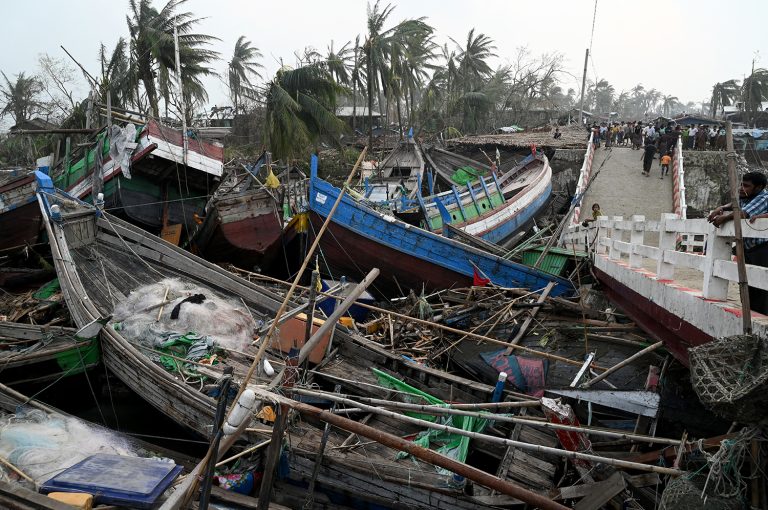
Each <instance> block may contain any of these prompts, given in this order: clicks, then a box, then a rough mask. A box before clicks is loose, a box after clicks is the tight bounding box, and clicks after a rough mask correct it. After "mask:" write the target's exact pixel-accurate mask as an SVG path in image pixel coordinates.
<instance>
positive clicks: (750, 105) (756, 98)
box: [741, 69, 768, 125]
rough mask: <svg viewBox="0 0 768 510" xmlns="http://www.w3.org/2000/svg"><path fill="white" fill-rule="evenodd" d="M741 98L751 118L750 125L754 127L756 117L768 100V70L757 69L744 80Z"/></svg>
mask: <svg viewBox="0 0 768 510" xmlns="http://www.w3.org/2000/svg"><path fill="white" fill-rule="evenodd" d="M741 98H742V101H744V109H745V110H746V112H747V114H748V116H749V119H748V123H749V124H750V125H754V121H755V115H756V114H757V112H758V111H760V109H761V107H762V104H763V102H764V101H766V100H768V70H766V69H755V70H754V71H753V72H752V74H750V75H749V76H748V77H747V78H745V79H744V84H743V85H742V86H741Z"/></svg>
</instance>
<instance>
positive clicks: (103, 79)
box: [96, 37, 138, 107]
mask: <svg viewBox="0 0 768 510" xmlns="http://www.w3.org/2000/svg"><path fill="white" fill-rule="evenodd" d="M130 64H131V63H130V62H129V60H128V43H127V42H126V41H125V39H124V38H122V37H121V38H119V39H118V40H117V44H115V47H114V48H113V49H112V51H111V52H108V50H107V47H106V46H104V44H101V45H100V46H99V67H100V69H101V76H99V77H98V82H97V85H96V86H97V87H98V91H99V96H100V97H102V98H104V99H105V100H106V97H107V95H109V96H110V100H111V102H112V106H117V107H127V106H128V105H130V104H131V103H132V102H133V101H134V99H135V95H136V93H135V91H136V84H137V82H138V81H137V78H136V73H134V72H133V69H134V68H133V66H131V65H130Z"/></svg>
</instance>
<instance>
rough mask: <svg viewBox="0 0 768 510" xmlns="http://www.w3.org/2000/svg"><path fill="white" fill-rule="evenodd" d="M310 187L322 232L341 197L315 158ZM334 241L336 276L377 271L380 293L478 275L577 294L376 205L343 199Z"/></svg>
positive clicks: (460, 282) (440, 285)
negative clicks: (320, 174)
mask: <svg viewBox="0 0 768 510" xmlns="http://www.w3.org/2000/svg"><path fill="white" fill-rule="evenodd" d="M311 167H312V174H311V177H310V188H309V207H310V211H311V213H312V214H311V222H312V223H313V224H315V231H317V230H318V229H319V227H320V225H321V224H322V222H323V220H324V219H325V218H326V217H327V216H328V215H329V213H330V210H331V208H332V207H333V204H334V203H335V202H336V199H337V197H338V196H339V191H340V190H339V189H338V188H336V187H335V186H333V185H332V184H330V183H328V182H326V181H324V180H322V179H320V178H319V177H318V176H317V157H316V156H312V165H311ZM328 228H329V231H330V232H329V233H330V235H329V236H324V237H323V238H322V240H321V242H320V246H321V249H322V251H323V255H324V260H326V261H327V263H328V265H329V266H330V270H331V271H332V272H337V273H338V274H339V275H347V276H350V277H352V278H356V279H362V278H363V277H364V276H365V274H366V272H367V271H368V270H370V269H371V268H373V267H377V268H379V270H380V271H381V278H380V280H378V281H377V282H376V283H375V285H374V288H375V289H377V290H379V291H380V292H381V293H384V294H386V293H389V292H392V291H398V290H399V291H401V292H402V291H403V290H407V289H416V290H420V289H421V288H422V285H423V286H424V287H425V288H427V289H430V290H434V289H446V288H450V287H466V286H469V285H472V283H473V281H474V279H475V278H476V277H477V276H480V277H481V278H486V279H490V281H491V282H492V283H494V284H495V285H499V286H501V287H522V288H528V289H531V290H538V289H543V288H544V287H546V286H547V284H548V283H549V282H555V283H556V286H555V288H554V289H553V290H552V293H551V295H553V296H561V295H569V294H571V293H573V291H574V288H573V284H572V283H571V282H570V281H568V280H566V279H563V278H560V277H556V276H553V275H550V274H547V273H545V272H543V271H539V270H537V269H533V268H531V267H527V266H524V265H522V264H517V263H515V262H511V261H509V260H505V259H503V258H501V257H498V256H495V255H492V254H490V253H488V252H485V251H483V250H480V249H478V248H474V247H472V246H469V245H466V244H463V243H461V242H459V241H457V240H454V239H449V238H446V237H444V236H442V235H439V234H436V233H434V232H430V231H428V230H425V229H421V228H419V227H417V226H414V225H411V224H408V223H405V222H403V221H401V220H399V219H398V218H396V217H395V216H393V215H392V214H390V213H389V212H388V211H384V212H382V211H380V210H378V209H375V208H374V205H373V204H370V205H367V204H366V203H364V201H362V200H356V199H355V198H353V197H351V196H349V195H344V197H343V198H342V200H341V203H340V204H339V207H338V209H337V210H336V212H335V214H334V215H333V217H332V219H331V224H330V226H329V227H328Z"/></svg>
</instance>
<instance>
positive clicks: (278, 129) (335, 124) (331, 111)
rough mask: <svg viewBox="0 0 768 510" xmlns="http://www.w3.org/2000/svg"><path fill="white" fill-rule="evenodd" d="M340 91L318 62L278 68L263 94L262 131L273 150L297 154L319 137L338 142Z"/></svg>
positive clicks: (282, 155) (279, 154)
mask: <svg viewBox="0 0 768 510" xmlns="http://www.w3.org/2000/svg"><path fill="white" fill-rule="evenodd" d="M341 92H343V89H342V88H341V87H340V86H338V85H337V84H336V83H334V81H333V79H332V78H331V77H330V75H329V74H328V71H327V70H326V69H325V67H324V66H322V65H319V64H313V65H308V66H304V67H299V68H296V69H288V68H283V69H280V70H279V71H278V72H277V74H276V75H275V78H274V79H273V80H272V81H271V82H270V83H269V85H268V87H267V91H266V96H265V102H266V115H265V124H266V129H265V131H266V137H267V139H268V142H269V145H270V147H271V148H272V152H273V154H275V156H276V157H277V158H287V157H291V156H298V155H299V154H300V153H301V152H302V151H303V150H304V149H305V148H306V147H307V146H308V145H309V144H315V145H316V144H317V143H318V142H319V141H320V140H321V139H324V140H327V141H329V142H332V143H336V144H338V140H339V135H340V134H341V133H342V132H343V131H344V128H345V125H344V123H343V122H342V121H341V120H339V119H338V117H336V114H335V111H336V97H337V95H338V94H339V93H341Z"/></svg>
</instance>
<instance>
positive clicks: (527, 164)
mask: <svg viewBox="0 0 768 510" xmlns="http://www.w3.org/2000/svg"><path fill="white" fill-rule="evenodd" d="M551 194H552V169H551V168H550V166H549V160H548V159H547V157H546V156H545V155H544V154H543V153H542V154H537V155H536V156H535V157H534V156H529V157H528V158H526V159H525V160H523V161H522V162H521V163H520V164H518V165H516V166H515V167H514V168H512V169H511V170H509V171H507V172H505V173H504V174H502V175H501V176H500V177H498V178H497V177H496V175H495V174H493V173H491V174H490V176H489V177H482V176H481V177H480V178H479V179H478V180H477V181H475V182H472V181H470V182H468V183H467V185H466V187H464V188H463V189H462V190H461V191H459V190H457V188H456V186H455V185H453V186H452V190H451V191H446V192H443V193H440V194H437V195H432V196H429V197H424V198H423V199H422V198H419V202H420V205H421V209H422V210H423V211H424V215H425V219H426V221H425V226H426V227H427V228H428V229H429V230H430V231H432V232H437V233H442V231H443V225H444V224H445V223H450V224H451V225H452V226H454V227H456V228H459V229H461V230H463V231H464V232H466V233H468V234H471V235H474V236H476V237H480V238H482V239H484V240H485V241H488V242H491V243H496V244H502V243H504V242H505V241H506V240H508V239H510V238H511V237H513V236H514V235H516V234H518V233H519V232H521V231H524V230H525V229H527V227H528V226H529V225H530V224H531V222H532V221H533V218H534V216H536V214H537V213H538V212H539V211H540V210H541V209H542V207H544V206H545V205H546V204H547V202H548V201H549V198H550V196H551Z"/></svg>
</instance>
